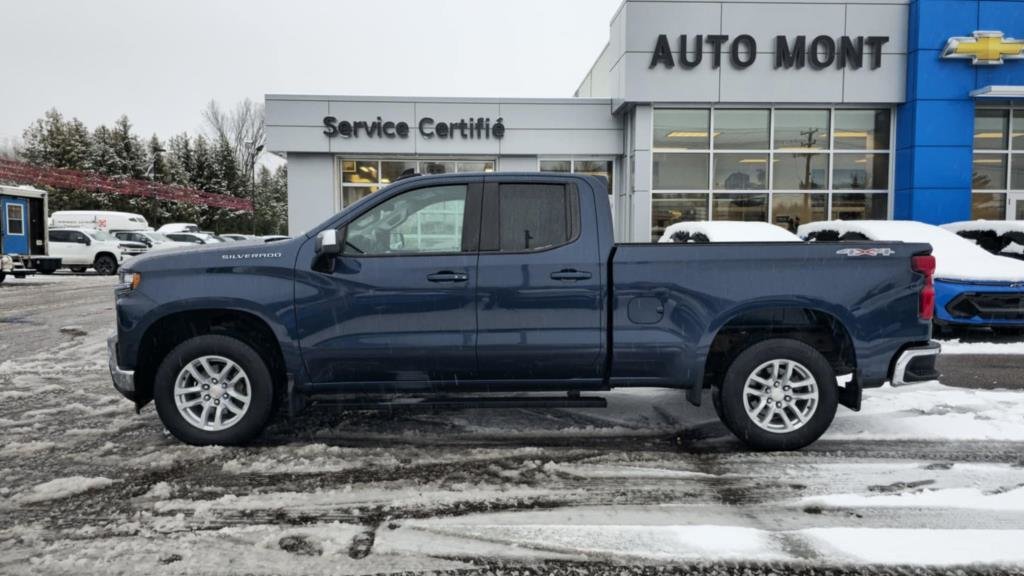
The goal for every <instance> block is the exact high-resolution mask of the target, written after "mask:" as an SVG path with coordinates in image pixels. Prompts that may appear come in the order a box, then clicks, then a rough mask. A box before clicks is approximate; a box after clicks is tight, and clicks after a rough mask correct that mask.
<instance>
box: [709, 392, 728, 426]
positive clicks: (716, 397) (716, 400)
mask: <svg viewBox="0 0 1024 576" xmlns="http://www.w3.org/2000/svg"><path fill="white" fill-rule="evenodd" d="M711 405H712V406H714V408H715V414H717V415H718V419H719V420H721V421H723V422H724V421H725V416H724V415H723V412H722V387H721V386H712V387H711Z"/></svg>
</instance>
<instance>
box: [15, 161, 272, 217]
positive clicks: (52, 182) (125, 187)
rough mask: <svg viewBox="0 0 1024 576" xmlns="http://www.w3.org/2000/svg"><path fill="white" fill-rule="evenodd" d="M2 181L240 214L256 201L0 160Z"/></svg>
mask: <svg viewBox="0 0 1024 576" xmlns="http://www.w3.org/2000/svg"><path fill="white" fill-rule="evenodd" d="M0 180H11V181H14V182H17V183H18V184H29V185H33V186H50V187H52V188H64V189H69V190H85V191H87V192H102V193H105V194H121V195H124V196H141V197H144V198H156V199H157V200H159V201H161V202H163V201H168V202H184V203H186V204H193V205H197V206H212V207H214V208H226V209H228V210H235V211H238V212H252V202H251V201H250V200H248V199H246V198H238V197H236V196H228V195H227V194H213V193H211V192H203V191H202V190H196V189H194V188H186V187H184V186H175V185H173V184H160V183H158V182H150V181H149V180H136V179H134V178H111V177H109V176H102V175H100V174H96V173H94V172H85V171H82V170H68V169H66V168H41V167H39V166H32V165H31V164H25V163H24V162H15V161H13V160H0Z"/></svg>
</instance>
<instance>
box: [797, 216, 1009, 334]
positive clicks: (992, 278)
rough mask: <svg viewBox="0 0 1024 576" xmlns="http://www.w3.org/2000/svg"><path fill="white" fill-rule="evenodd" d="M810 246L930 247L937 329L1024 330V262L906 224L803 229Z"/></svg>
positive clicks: (948, 234)
mask: <svg viewBox="0 0 1024 576" xmlns="http://www.w3.org/2000/svg"><path fill="white" fill-rule="evenodd" d="M799 235H800V237H802V238H804V239H806V240H811V241H844V242H845V241H849V242H856V241H882V240H888V241H902V242H927V243H929V244H931V245H932V248H933V250H934V252H933V255H934V256H935V260H936V270H935V325H936V327H937V328H938V329H940V330H941V329H943V328H947V327H970V326H980V327H989V328H992V329H994V330H998V331H1004V330H1005V331H1014V332H1019V331H1021V330H1024V261H1021V260H1017V259H1014V258H1007V257H1004V256H997V255H995V254H992V253H990V252H988V251H987V250H985V249H983V248H982V247H980V246H978V245H977V244H976V243H975V242H973V241H972V240H968V239H966V238H962V237H960V236H958V235H957V234H956V233H954V232H952V231H950V230H945V229H943V228H940V227H938V226H931V225H929V224H923V223H920V222H907V221H894V220H885V221H881V220H878V221H873V220H862V221H841V220H835V221H827V222H815V223H813V224H805V225H803V226H801V227H800V230H799Z"/></svg>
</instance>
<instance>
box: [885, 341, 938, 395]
mask: <svg viewBox="0 0 1024 576" xmlns="http://www.w3.org/2000/svg"><path fill="white" fill-rule="evenodd" d="M941 351H942V346H941V345H939V343H938V342H936V341H935V340H932V341H930V342H929V343H928V344H926V345H924V346H914V347H911V348H907V349H905V350H904V351H903V352H901V353H900V355H899V357H898V358H897V359H896V364H895V365H894V367H893V371H892V379H891V380H890V382H891V383H892V385H893V386H894V387H895V386H904V385H906V384H917V383H919V382H928V381H929V380H936V379H937V378H938V377H939V371H938V370H936V369H935V361H936V360H937V359H938V357H939V352H941Z"/></svg>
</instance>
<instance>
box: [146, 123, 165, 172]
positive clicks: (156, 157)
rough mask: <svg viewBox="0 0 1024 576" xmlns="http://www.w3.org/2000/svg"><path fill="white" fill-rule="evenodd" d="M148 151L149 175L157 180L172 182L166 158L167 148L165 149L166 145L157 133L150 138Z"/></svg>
mask: <svg viewBox="0 0 1024 576" xmlns="http://www.w3.org/2000/svg"><path fill="white" fill-rule="evenodd" d="M146 152H147V154H148V155H149V177H150V178H152V179H153V180H154V181H156V182H170V178H169V175H168V173H167V161H166V160H165V154H166V152H167V150H165V149H164V145H163V144H161V143H160V139H159V138H157V136H156V134H153V136H152V137H151V138H150V139H149V144H148V145H147V146H146Z"/></svg>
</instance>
